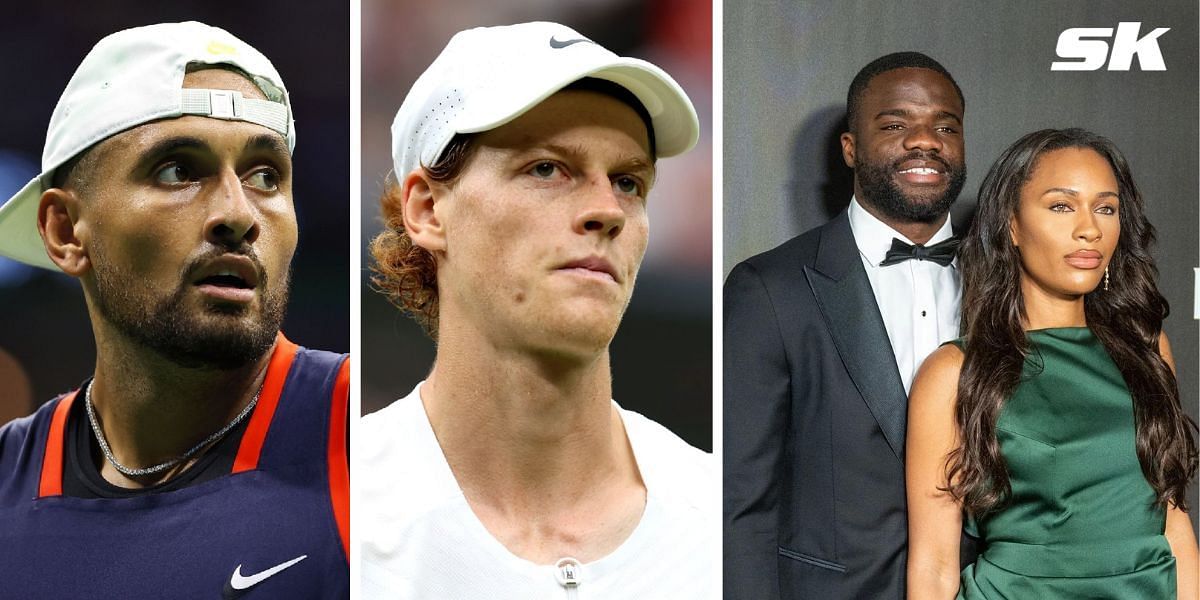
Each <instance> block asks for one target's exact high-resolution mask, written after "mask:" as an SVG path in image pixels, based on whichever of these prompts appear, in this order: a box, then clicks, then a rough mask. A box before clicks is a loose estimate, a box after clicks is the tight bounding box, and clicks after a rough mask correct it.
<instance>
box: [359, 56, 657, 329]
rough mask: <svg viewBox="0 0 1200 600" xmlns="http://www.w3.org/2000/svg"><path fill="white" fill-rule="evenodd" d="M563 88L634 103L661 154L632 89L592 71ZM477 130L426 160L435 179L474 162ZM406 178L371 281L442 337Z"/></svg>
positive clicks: (397, 187)
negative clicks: (408, 217)
mask: <svg viewBox="0 0 1200 600" xmlns="http://www.w3.org/2000/svg"><path fill="white" fill-rule="evenodd" d="M562 89H563V90H581V91H589V92H597V93H600V94H605V95H608V96H611V97H613V98H615V99H617V100H620V101H621V102H624V103H625V104H627V105H629V107H630V108H632V109H633V110H634V112H636V113H637V114H638V117H640V118H641V120H642V123H644V124H645V125H646V134H647V136H648V139H649V142H650V158H651V160H653V159H654V158H655V157H656V154H657V146H656V144H655V142H654V125H653V123H652V122H651V120H650V113H649V112H648V111H647V110H646V107H645V106H643V105H642V103H641V101H639V100H638V99H637V96H635V95H633V93H632V92H630V91H629V90H627V89H625V88H624V87H622V86H620V85H618V84H616V83H613V82H611V81H608V80H605V79H596V78H592V77H585V78H583V79H580V80H578V81H575V82H573V83H571V84H569V85H567V86H566V87H564V88H562ZM560 91H561V90H560ZM477 135H478V134H474V133H470V134H462V133H460V134H457V135H455V136H454V137H453V138H451V139H450V143H449V144H447V145H446V149H445V150H443V151H442V154H441V156H439V157H438V159H437V161H435V162H434V163H433V164H432V165H421V169H422V170H424V171H425V175H426V176H428V177H429V178H430V179H432V180H433V181H435V182H438V183H442V184H452V183H453V182H454V180H456V179H458V177H459V176H460V175H462V172H463V169H465V168H466V166H467V163H468V162H470V159H471V156H472V155H473V154H474V152H475V148H476V146H475V139H476V136H477ZM405 175H407V173H397V174H396V177H403V176H405ZM402 183H403V182H400V181H396V180H395V179H392V178H389V180H388V181H386V182H385V183H384V190H383V195H382V196H381V197H380V198H379V207H380V212H382V214H383V220H384V229H383V231H382V232H380V234H379V235H377V236H375V239H373V240H371V245H370V251H371V256H372V257H374V259H375V261H374V263H373V264H372V265H371V271H372V273H373V274H372V276H371V283H373V284H374V285H375V289H376V290H378V291H379V292H380V293H382V294H384V295H385V296H387V298H388V300H389V301H390V302H391V303H392V304H393V305H395V306H396V307H397V308H399V309H400V310H402V311H404V312H406V313H408V314H409V315H411V316H412V318H413V319H414V320H416V321H417V323H418V324H420V325H421V328H422V329H424V330H425V333H426V334H428V335H429V337H430V338H432V339H434V340H436V339H437V330H438V288H437V262H436V261H435V260H434V258H433V254H431V253H430V252H429V251H428V250H426V249H424V248H422V247H420V246H418V245H416V244H414V243H413V241H412V238H410V237H408V232H407V231H405V230H404V215H403V207H404V202H403V200H404V196H403V190H402Z"/></svg>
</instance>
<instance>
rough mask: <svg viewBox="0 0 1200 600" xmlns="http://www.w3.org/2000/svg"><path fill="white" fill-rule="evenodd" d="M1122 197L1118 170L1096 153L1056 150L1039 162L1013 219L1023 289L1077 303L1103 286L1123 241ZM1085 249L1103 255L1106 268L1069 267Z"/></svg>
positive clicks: (1080, 149)
mask: <svg viewBox="0 0 1200 600" xmlns="http://www.w3.org/2000/svg"><path fill="white" fill-rule="evenodd" d="M1118 191H1119V190H1118V187H1117V180H1116V177H1115V176H1114V175H1113V170H1112V167H1111V166H1110V165H1109V164H1108V161H1107V160H1105V159H1104V157H1102V156H1101V155H1100V154H1098V153H1097V152H1096V151H1094V150H1091V149H1090V148H1064V149H1061V150H1054V151H1052V152H1047V153H1046V154H1043V155H1042V156H1041V158H1039V159H1038V161H1037V163H1036V165H1035V166H1034V169H1033V173H1032V176H1031V177H1030V179H1029V181H1027V182H1025V184H1024V185H1023V186H1022V187H1021V199H1020V203H1019V204H1018V207H1017V213H1016V215H1014V216H1013V219H1012V237H1013V243H1014V244H1015V245H1016V246H1017V248H1018V249H1019V250H1020V253H1021V270H1022V279H1023V282H1022V287H1023V289H1026V290H1029V292H1032V293H1035V294H1039V295H1045V296H1050V297H1056V298H1073V297H1078V296H1081V295H1083V294H1086V293H1088V292H1091V291H1092V290H1094V289H1096V287H1097V286H1099V285H1102V280H1103V278H1104V267H1105V266H1107V265H1108V262H1109V260H1110V259H1111V258H1112V255H1113V252H1114V251H1115V250H1116V247H1117V240H1118V239H1120V236H1121V221H1120V218H1119V216H1118V215H1119V211H1118V208H1119V205H1120V202H1119V200H1118V198H1117V196H1116V194H1117V192H1118ZM1080 249H1094V250H1097V251H1099V252H1100V254H1101V255H1102V256H1101V259H1100V266H1099V267H1098V268H1095V269H1081V268H1077V267H1074V266H1071V265H1070V264H1068V263H1067V261H1066V258H1065V257H1066V256H1067V255H1068V254H1071V253H1072V252H1075V251H1076V250H1080ZM1027 295H1028V293H1027Z"/></svg>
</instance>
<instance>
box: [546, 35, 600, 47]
mask: <svg viewBox="0 0 1200 600" xmlns="http://www.w3.org/2000/svg"><path fill="white" fill-rule="evenodd" d="M579 42H588V43H589V44H594V43H596V42H593V41H592V40H589V39H587V38H575V39H573V40H561V41H560V40H557V39H554V36H550V47H551V48H554V49H555V50H557V49H559V48H566V47H567V46H570V45H571V44H578V43H579Z"/></svg>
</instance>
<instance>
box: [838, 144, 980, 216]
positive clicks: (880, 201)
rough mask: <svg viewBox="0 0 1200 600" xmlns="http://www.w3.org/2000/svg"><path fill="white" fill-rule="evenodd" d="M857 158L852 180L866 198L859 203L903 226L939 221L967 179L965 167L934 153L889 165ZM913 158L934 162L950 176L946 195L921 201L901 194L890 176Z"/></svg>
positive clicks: (920, 153) (909, 156)
mask: <svg viewBox="0 0 1200 600" xmlns="http://www.w3.org/2000/svg"><path fill="white" fill-rule="evenodd" d="M860 158H861V159H862V160H859V161H858V162H857V163H856V165H855V169H854V177H855V179H856V180H857V181H858V185H859V188H860V189H862V193H863V196H866V197H865V198H859V201H860V202H864V203H867V204H870V205H871V206H873V207H875V208H877V209H879V211H880V212H882V213H883V214H884V215H886V216H888V217H890V218H892V219H895V220H897V221H901V222H905V223H934V222H936V221H938V220H939V219H941V218H942V217H943V216H945V214H946V212H947V211H949V210H950V206H951V205H953V204H954V201H955V200H957V199H958V194H959V192H961V191H962V188H963V184H964V183H966V180H967V169H966V166H965V165H964V166H955V165H951V164H950V163H948V162H946V161H945V160H943V159H942V157H940V156H938V155H936V154H930V153H926V152H920V151H917V152H912V153H909V154H908V155H905V156H904V157H903V158H901V159H900V160H897V161H896V162H894V163H892V164H882V163H879V162H874V161H872V160H870V158H869V157H862V156H861V154H860ZM913 159H923V160H928V161H934V162H937V163H939V164H941V165H942V167H943V168H944V169H945V171H946V174H947V175H948V176H949V177H950V185H948V186H947V187H946V191H945V193H943V194H942V195H940V196H936V197H933V198H928V199H925V200H924V201H923V200H922V199H919V198H912V197H909V196H906V195H905V194H904V192H903V191H902V190H901V189H900V187H899V186H898V185H897V184H896V181H895V180H894V179H893V178H892V175H894V174H895V173H897V172H898V171H899V170H900V164H901V163H903V162H904V161H907V160H913Z"/></svg>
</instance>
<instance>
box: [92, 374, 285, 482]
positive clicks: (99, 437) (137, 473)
mask: <svg viewBox="0 0 1200 600" xmlns="http://www.w3.org/2000/svg"><path fill="white" fill-rule="evenodd" d="M92 383H93V382H88V386H87V391H86V392H84V394H83V404H84V406H85V407H87V415H88V421H89V422H90V423H91V424H92V433H94V434H96V441H98V442H100V450H102V451H104V458H105V459H107V460H108V464H110V465H112V466H113V468H114V469H116V470H118V471H120V472H121V474H122V475H125V476H126V477H141V476H143V475H152V474H154V473H158V472H159V471H164V470H166V469H170V468H171V467H174V466H175V465H178V464H179V463H181V462H183V461H185V460H187V459H189V458H191V457H192V456H194V455H195V454H196V453H197V452H199V451H200V449H201V448H204V447H205V446H207V445H209V444H211V443H213V442H215V441H217V440H219V439H221V437H223V436H224V435H225V434H227V433H229V431H230V430H231V429H233V428H234V427H237V425H238V423H241V422H242V420H243V419H245V418H246V415H249V414H250V413H251V411H253V410H254V406H255V405H257V404H258V395H259V394H261V393H262V388H261V387H260V388H258V391H257V392H255V393H254V399H253V400H251V401H250V403H249V404H247V405H246V408H243V409H242V412H240V413H238V416H236V417H234V418H233V420H232V421H230V422H229V424H228V425H226V426H224V427H222V428H221V429H220V430H219V431H217V432H216V433H214V434H212V435H210V436H208V437H207V438H204V441H202V442H200V443H199V444H196V445H195V446H192V448H191V449H190V450H188V451H187V452H184V453H183V454H180V455H179V456H176V457H175V458H172V459H170V460H168V461H166V462H161V463H158V464H157V465H154V466H151V467H146V468H144V469H131V468H129V467H127V466H125V465H123V464H121V463H120V462H118V461H117V457H115V456H113V453H112V448H109V447H108V440H106V439H104V432H103V431H101V430H100V423H98V422H97V421H96V409H94V408H92Z"/></svg>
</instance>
